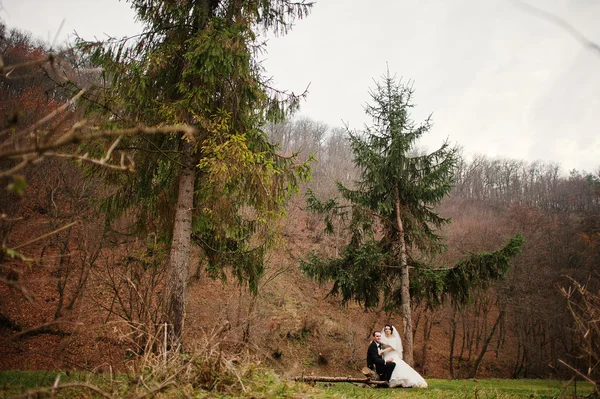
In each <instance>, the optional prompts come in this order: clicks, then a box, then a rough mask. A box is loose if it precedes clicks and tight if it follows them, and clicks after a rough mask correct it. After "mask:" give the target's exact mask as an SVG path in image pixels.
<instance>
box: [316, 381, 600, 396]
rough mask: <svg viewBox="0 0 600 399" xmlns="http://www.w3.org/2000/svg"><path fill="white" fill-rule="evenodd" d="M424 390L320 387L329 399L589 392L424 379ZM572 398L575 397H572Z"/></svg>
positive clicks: (560, 386)
mask: <svg viewBox="0 0 600 399" xmlns="http://www.w3.org/2000/svg"><path fill="white" fill-rule="evenodd" d="M427 383H428V384H429V387H428V388H425V389H417V388H383V389H373V388H366V387H361V386H358V385H352V384H339V383H338V384H335V385H326V384H323V388H322V389H323V391H324V392H326V394H327V395H330V397H331V398H365V399H367V398H368V399H379V398H381V399H383V398H406V399H409V398H433V399H454V398H473V399H487V398H498V399H508V398H573V397H580V398H582V397H585V396H587V395H589V394H590V393H591V392H592V386H591V385H590V384H588V383H582V382H577V384H573V383H572V384H568V385H567V384H566V383H564V382H561V381H556V380H525V379H520V380H503V379H487V380H439V379H428V380H427ZM575 395H576V396H575Z"/></svg>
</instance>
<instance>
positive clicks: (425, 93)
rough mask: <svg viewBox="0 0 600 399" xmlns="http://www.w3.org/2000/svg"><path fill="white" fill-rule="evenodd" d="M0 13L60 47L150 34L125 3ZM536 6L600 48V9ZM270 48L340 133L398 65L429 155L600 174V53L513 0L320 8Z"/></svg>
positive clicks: (268, 58)
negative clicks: (447, 149) (442, 150)
mask: <svg viewBox="0 0 600 399" xmlns="http://www.w3.org/2000/svg"><path fill="white" fill-rule="evenodd" d="M0 4H2V7H3V8H2V10H0V18H2V19H3V20H4V22H5V23H6V24H7V25H8V26H9V27H17V28H21V29H25V30H29V31H31V32H32V33H33V34H34V35H36V36H38V37H42V38H43V39H46V40H49V41H50V42H52V41H53V40H57V42H62V41H64V40H66V38H67V37H68V36H69V35H72V33H73V31H77V32H78V33H79V35H81V36H82V37H84V38H86V39H93V38H94V37H96V38H98V39H103V38H106V37H107V35H110V36H115V37H120V36H125V35H132V34H135V33H138V32H139V31H140V27H139V26H137V25H136V24H135V23H134V14H133V12H132V11H131V10H130V9H129V6H128V4H127V3H125V2H123V1H121V2H119V1H117V0H0ZM528 4H531V5H534V6H536V7H537V8H540V9H542V10H545V11H547V12H550V13H552V14H553V15H555V16H557V17H560V18H561V19H563V20H564V21H566V22H568V23H569V24H570V25H571V26H573V27H574V28H576V29H577V30H578V31H579V32H580V33H581V34H582V35H583V36H585V37H586V38H587V39H589V40H591V41H593V42H595V43H597V44H600V22H599V21H600V0H528ZM61 25H62V28H61ZM59 28H60V31H59ZM57 32H58V35H57ZM267 51H268V53H267V54H265V55H264V65H265V67H266V69H267V72H268V74H269V75H270V76H273V79H274V81H275V83H276V86H277V87H278V88H281V89H287V90H289V91H294V92H296V93H299V92H302V91H304V89H305V88H306V87H307V86H308V85H309V84H310V88H309V93H308V98H307V100H306V101H305V102H304V103H303V105H302V108H301V115H305V116H308V117H310V118H312V119H314V120H317V121H322V122H325V123H327V124H329V125H330V126H342V125H343V124H344V123H345V124H348V125H349V127H350V128H351V129H360V128H362V126H363V124H364V123H367V122H368V119H367V118H366V117H365V115H364V111H363V107H364V105H365V104H366V102H367V101H368V100H369V96H368V90H369V88H372V87H373V85H374V83H373V79H379V77H380V76H381V75H382V74H383V73H384V72H385V71H386V68H389V70H390V72H392V73H393V74H396V75H397V76H398V77H402V78H403V80H404V81H407V82H408V81H411V82H413V85H414V88H415V91H416V92H415V97H414V98H415V103H416V107H415V108H414V110H413V118H414V119H415V120H416V121H417V122H419V121H422V120H423V119H424V118H425V117H427V115H429V114H433V122H434V127H433V129H432V132H431V133H430V134H428V135H426V136H425V137H424V140H423V141H422V146H424V147H426V148H428V149H429V150H434V149H436V148H437V147H438V146H439V145H440V144H441V143H442V141H443V140H444V139H446V138H448V139H449V140H450V141H451V142H453V143H456V144H458V145H460V146H461V147H463V148H464V152H465V154H466V155H472V154H486V155H488V156H489V157H492V158H493V157H502V158H511V159H523V160H526V161H536V160H540V161H543V162H556V163H558V164H560V165H561V167H562V169H563V171H565V172H567V171H568V170H571V169H573V168H576V169H579V170H587V171H588V172H592V171H595V170H597V169H598V168H599V167H600V52H599V51H596V50H592V49H590V48H589V47H586V46H584V45H583V44H582V43H581V42H580V41H578V40H577V39H575V38H574V37H573V35H572V34H570V33H568V32H567V31H566V30H565V29H563V28H562V27H561V26H559V24H557V23H553V22H551V21H550V20H548V19H547V18H540V17H539V16H538V15H533V14H532V13H530V12H527V11H526V10H524V8H523V7H522V6H519V4H518V3H516V2H514V1H511V0H360V1H359V0H320V1H317V3H316V4H315V6H314V8H313V11H312V13H311V14H310V15H309V16H308V17H307V18H306V19H304V20H301V21H298V22H297V23H296V26H295V27H294V29H293V30H292V31H291V32H290V33H289V34H288V35H286V36H283V37H279V38H270V39H269V41H268V46H267Z"/></svg>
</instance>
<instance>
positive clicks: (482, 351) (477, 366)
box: [469, 305, 506, 378]
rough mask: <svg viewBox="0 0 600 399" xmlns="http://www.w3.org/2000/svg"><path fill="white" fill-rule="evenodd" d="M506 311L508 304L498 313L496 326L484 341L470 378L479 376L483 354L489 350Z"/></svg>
mask: <svg viewBox="0 0 600 399" xmlns="http://www.w3.org/2000/svg"><path fill="white" fill-rule="evenodd" d="M505 311H506V305H505V306H504V307H503V308H502V310H501V311H500V313H499V314H498V318H497V319H496V322H495V323H494V326H493V327H492V331H490V334H489V335H488V337H487V339H486V340H485V342H484V343H483V347H482V348H481V352H480V353H479V356H478V357H477V360H476V361H475V364H474V365H473V370H472V371H471V375H469V378H475V377H476V376H477V370H478V369H479V365H480V364H481V361H482V360H483V355H485V352H487V348H488V346H489V344H490V342H491V341H492V337H493V336H494V333H495V332H496V329H497V328H498V325H499V324H500V320H502V318H503V317H504V312H505Z"/></svg>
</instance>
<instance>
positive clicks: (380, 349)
mask: <svg viewBox="0 0 600 399" xmlns="http://www.w3.org/2000/svg"><path fill="white" fill-rule="evenodd" d="M367 366H368V367H369V368H370V369H371V370H374V371H376V372H377V374H378V375H379V378H380V379H381V380H382V381H387V382H388V385H389V387H390V388H393V387H404V388H427V382H425V380H424V379H423V377H421V375H419V373H417V372H416V371H415V370H414V369H413V368H412V367H410V366H409V365H408V364H407V363H406V362H405V361H404V360H402V341H401V340H400V334H398V331H397V330H396V329H395V328H394V326H392V325H389V324H388V325H386V326H385V327H384V328H383V330H382V331H381V332H379V331H374V332H373V341H372V342H371V345H369V349H368V351H367Z"/></svg>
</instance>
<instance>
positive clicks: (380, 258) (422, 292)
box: [302, 72, 521, 365]
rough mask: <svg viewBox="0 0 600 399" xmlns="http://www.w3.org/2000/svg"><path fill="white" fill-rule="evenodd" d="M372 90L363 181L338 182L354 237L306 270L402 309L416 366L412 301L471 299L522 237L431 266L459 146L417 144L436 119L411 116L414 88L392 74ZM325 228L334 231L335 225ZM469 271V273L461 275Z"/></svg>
mask: <svg viewBox="0 0 600 399" xmlns="http://www.w3.org/2000/svg"><path fill="white" fill-rule="evenodd" d="M370 95H371V100H372V101H371V103H370V104H369V105H367V107H366V113H367V114H368V115H369V116H370V117H371V118H372V121H373V123H372V125H371V126H367V127H365V129H364V131H362V132H358V133H352V132H350V142H351V145H352V149H353V153H354V161H355V163H356V165H357V166H358V167H359V168H360V172H361V175H360V179H359V180H358V181H357V182H356V184H355V188H353V189H351V188H348V187H344V186H343V185H341V184H339V183H338V188H339V191H340V193H341V195H342V197H343V198H344V199H345V200H347V201H348V202H349V203H350V204H351V205H350V206H351V214H350V218H349V220H350V221H349V223H348V230H349V237H350V241H349V243H348V245H347V246H346V247H345V249H344V250H343V252H342V254H341V256H340V257H339V258H334V259H320V258H319V257H318V256H317V255H316V254H314V253H313V254H311V256H310V258H309V259H308V260H307V261H302V268H303V270H304V271H305V272H306V273H307V274H308V275H309V276H311V277H313V278H315V279H317V280H318V281H321V282H324V281H328V280H333V281H334V285H333V288H332V293H333V294H336V295H337V294H341V295H342V299H343V300H344V301H349V300H356V301H357V302H359V303H361V304H363V305H364V306H365V307H366V308H369V307H375V306H379V305H380V304H381V303H382V302H383V306H384V307H386V308H388V309H393V310H398V309H399V311H400V313H401V315H402V318H403V335H404V343H403V346H404V360H405V361H406V362H407V363H408V364H411V365H412V363H413V323H412V315H411V302H413V300H411V298H413V297H416V298H413V299H414V300H419V301H421V300H426V301H428V303H429V304H439V303H440V302H441V300H443V296H444V295H445V294H446V293H452V292H455V295H454V297H456V298H457V300H460V301H464V300H466V299H465V298H466V297H467V296H468V294H469V292H470V289H472V288H473V287H474V286H475V285H476V284H477V283H483V282H484V281H488V280H489V279H491V278H498V277H499V276H500V275H502V274H503V271H506V270H507V265H508V262H509V260H510V257H511V256H513V255H514V254H515V253H516V252H517V251H518V249H519V247H520V242H521V240H520V238H516V239H514V240H511V242H510V243H509V245H507V247H505V248H503V249H502V250H500V251H498V252H496V253H493V254H483V255H481V254H479V255H472V256H470V257H468V259H466V260H465V261H464V262H463V263H461V264H459V265H456V268H444V269H439V268H437V267H434V266H433V265H431V264H430V263H429V262H428V260H430V259H433V258H434V257H435V255H436V254H438V253H439V252H440V251H441V250H443V248H444V245H443V242H442V241H441V238H440V236H439V235H438V233H437V231H438V229H439V228H440V227H441V226H442V225H444V224H446V223H449V220H448V219H445V218H443V217H441V216H440V215H439V214H438V213H436V211H435V209H434V207H435V206H436V205H437V204H439V202H440V201H441V200H442V199H443V198H444V197H445V196H446V195H448V194H449V193H450V191H451V189H452V183H453V174H454V167H455V164H456V161H457V151H456V148H453V147H451V146H450V145H449V144H448V142H444V143H443V144H442V146H441V147H440V148H439V149H438V150H436V151H434V152H431V153H429V154H417V148H416V145H417V142H418V140H419V138H420V137H421V136H423V135H424V134H425V133H427V132H429V130H430V129H431V121H430V119H429V118H428V119H427V120H425V122H424V123H423V124H420V125H416V124H415V123H414V122H413V121H412V120H411V117H410V113H409V111H410V109H411V108H412V107H413V104H412V102H411V97H412V95H413V89H412V87H411V86H408V85H406V84H403V83H402V82H401V81H396V79H395V78H394V77H392V76H390V74H389V72H388V73H387V74H386V75H385V76H384V77H383V79H382V81H381V82H379V83H377V84H376V87H375V89H374V90H372V91H371V93H370ZM309 205H310V207H311V208H312V209H314V210H317V211H326V212H329V213H332V212H337V213H338V214H339V212H340V210H339V207H333V206H331V203H328V204H327V206H325V205H323V204H321V203H320V201H319V200H318V199H316V198H315V197H314V196H311V197H310V198H309ZM327 227H328V228H329V229H331V225H330V224H328V225H327ZM490 268H491V269H493V270H496V271H497V273H494V272H493V271H492V270H491V269H490ZM411 270H412V271H411ZM409 271H411V272H410V273H409ZM465 271H468V272H469V273H470V274H469V273H467V274H465V273H461V272H465ZM453 290H454V291H453ZM460 295H462V297H460V298H459V296H460Z"/></svg>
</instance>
